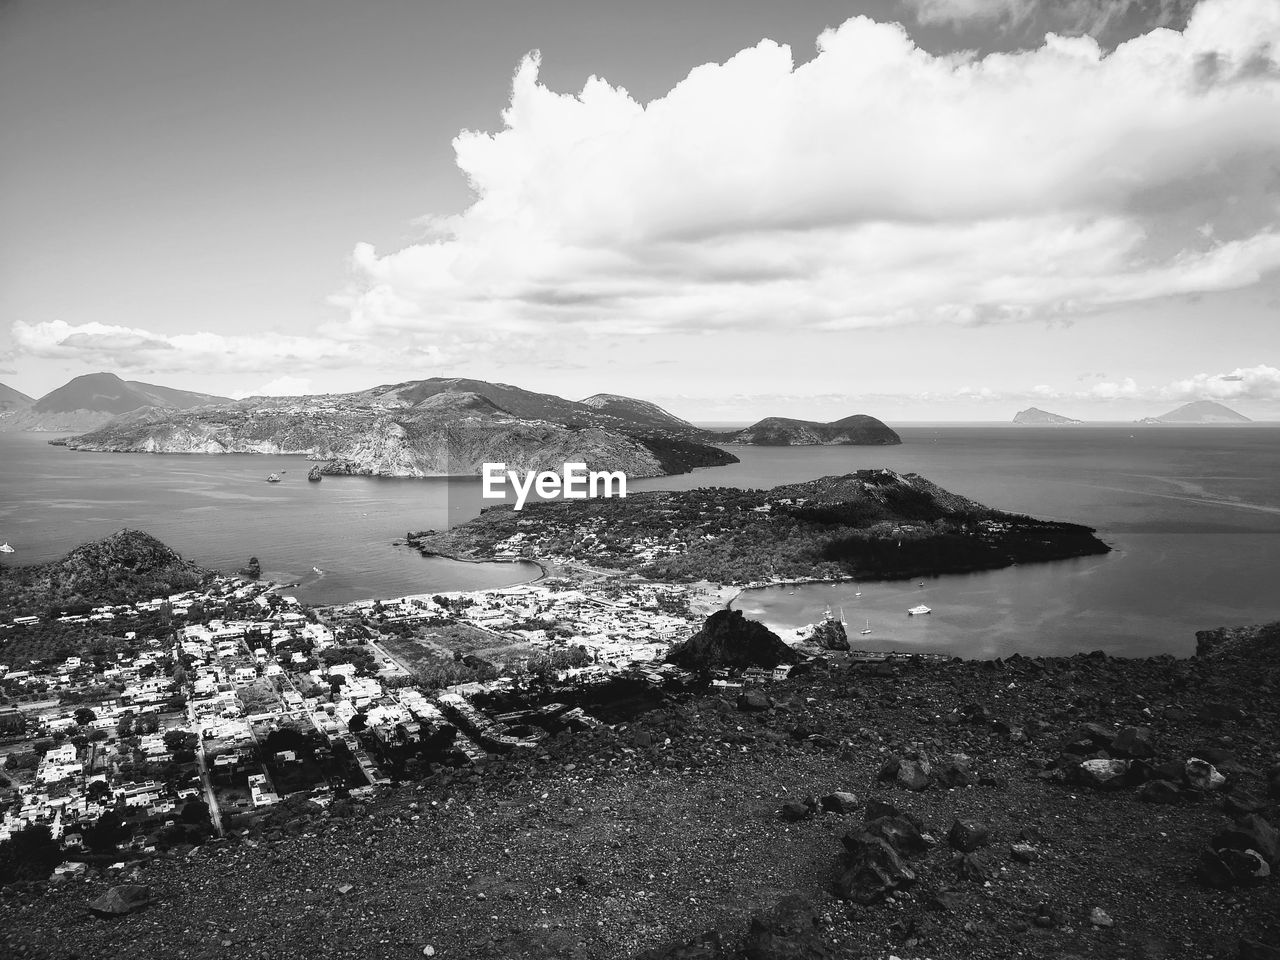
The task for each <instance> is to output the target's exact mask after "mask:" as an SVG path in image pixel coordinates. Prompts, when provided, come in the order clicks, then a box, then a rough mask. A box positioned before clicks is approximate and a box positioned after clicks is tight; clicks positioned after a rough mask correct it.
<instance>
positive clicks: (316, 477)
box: [307, 463, 324, 483]
mask: <svg viewBox="0 0 1280 960" xmlns="http://www.w3.org/2000/svg"><path fill="white" fill-rule="evenodd" d="M323 477H324V471H323V470H321V469H320V464H318V463H317V464H316V465H315V466H314V467H312V468H311V469H310V470H308V471H307V479H308V480H310V481H311V482H312V483H319V482H320V481H321V479H322V478H323Z"/></svg>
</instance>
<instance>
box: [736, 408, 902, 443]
mask: <svg viewBox="0 0 1280 960" xmlns="http://www.w3.org/2000/svg"><path fill="white" fill-rule="evenodd" d="M725 439H726V441H727V442H728V443H743V444H753V445H755V446H761V447H798V446H816V445H869V446H879V445H887V444H894V443H901V442H902V438H901V437H899V436H898V435H897V433H895V432H894V431H893V430H891V429H890V428H889V427H887V426H885V425H884V424H883V423H882V422H881V421H879V420H877V419H876V418H875V417H869V416H867V415H866V414H861V413H859V414H854V415H853V416H851V417H845V418H844V419H842V420H832V421H831V422H830V423H820V422H818V421H816V420H792V419H789V418H787V417H765V419H763V420H761V421H759V422H757V423H753V424H752V425H751V426H749V427H745V428H743V429H742V430H737V431H735V432H733V433H730V434H728V435H726V437H725Z"/></svg>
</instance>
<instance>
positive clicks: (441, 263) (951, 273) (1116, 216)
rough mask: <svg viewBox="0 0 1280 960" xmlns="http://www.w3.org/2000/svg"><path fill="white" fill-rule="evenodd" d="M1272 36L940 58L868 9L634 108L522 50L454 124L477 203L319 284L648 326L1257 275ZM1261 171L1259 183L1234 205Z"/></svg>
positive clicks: (766, 322) (1250, 24) (878, 316)
mask: <svg viewBox="0 0 1280 960" xmlns="http://www.w3.org/2000/svg"><path fill="white" fill-rule="evenodd" d="M974 2H975V3H976V2H977V0H974ZM1268 45H1269V46H1268ZM1275 50H1280V4H1277V3H1275V2H1274V0H1204V2H1203V3H1202V4H1201V5H1200V6H1199V7H1198V8H1197V10H1196V12H1195V14H1194V16H1193V18H1192V20H1191V22H1190V24H1189V25H1188V26H1187V28H1186V30H1185V31H1184V32H1182V33H1177V32H1174V31H1172V30H1165V29H1159V30H1154V31H1152V32H1150V33H1148V34H1145V35H1142V36H1139V37H1137V38H1136V39H1133V40H1131V41H1129V42H1127V43H1124V44H1122V45H1121V46H1119V47H1118V48H1117V49H1116V50H1114V51H1113V52H1111V53H1109V54H1104V53H1103V51H1102V50H1101V49H1100V47H1099V46H1098V44H1097V43H1096V42H1095V41H1093V40H1092V39H1090V38H1088V37H1083V38H1077V39H1067V38H1063V37H1059V36H1050V37H1048V38H1047V39H1046V40H1045V42H1044V45H1043V46H1041V47H1040V48H1038V49H1035V50H1030V51H1025V52H1021V53H1015V54H992V55H989V56H987V57H985V58H981V59H979V58H974V57H969V56H959V55H955V56H935V55H931V54H929V53H927V52H925V51H923V50H921V49H920V48H918V47H916V46H915V44H914V43H913V42H912V40H911V38H910V37H909V36H908V34H907V32H906V31H905V29H904V28H902V27H900V26H898V25H896V24H883V23H876V22H874V21H872V20H869V19H866V18H863V17H857V18H854V19H851V20H849V21H848V22H846V23H844V24H843V25H842V26H840V27H839V28H836V29H833V30H828V31H827V32H825V33H823V35H822V36H821V37H820V38H819V40H818V54H817V56H816V57H814V58H813V59H812V60H810V61H809V62H807V63H804V64H801V65H798V66H797V65H796V64H795V62H794V60H793V57H792V55H791V52H790V50H789V49H788V48H786V47H784V46H779V45H777V44H775V43H772V42H770V41H763V42H761V43H760V44H758V45H757V46H755V47H752V48H749V49H746V50H743V51H741V52H740V53H738V54H737V55H736V56H734V57H732V58H731V59H729V60H728V61H727V62H725V63H723V64H707V65H704V66H701V67H698V68H696V69H694V70H693V71H692V72H691V73H690V74H689V76H688V77H687V78H686V79H684V80H683V81H681V82H680V83H679V84H677V85H676V86H675V87H674V88H673V89H672V90H671V91H670V92H669V93H668V94H667V95H666V96H664V97H661V98H659V99H657V100H654V101H652V102H650V103H648V104H641V103H638V102H636V101H635V100H634V99H632V98H631V97H630V96H629V95H628V94H627V92H626V91H625V90H623V89H620V88H618V87H614V86H612V85H610V84H609V83H608V82H607V81H605V80H602V79H597V78H592V79H591V80H589V81H588V82H587V83H586V85H585V86H584V87H583V88H582V90H581V91H580V92H579V93H577V94H564V93H557V92H555V91H552V90H550V89H548V88H547V87H546V86H545V85H544V84H542V83H541V82H540V81H539V79H538V69H539V61H538V58H537V57H536V56H531V57H530V58H528V59H526V60H525V61H524V62H523V63H522V64H521V66H520V68H519V70H518V71H517V73H516V75H515V78H514V81H513V85H512V93H511V100H510V103H509V105H508V107H507V109H506V110H505V111H504V112H503V115H502V118H503V128H502V129H501V130H499V131H498V132H496V133H481V132H474V131H468V132H465V133H463V134H461V135H460V136H459V137H458V138H457V139H456V140H455V142H454V145H455V149H456V154H457V163H458V166H459V168H460V169H461V171H462V172H463V174H465V176H466V177H467V179H468V181H469V183H470V184H471V186H472V187H473V189H474V191H475V194H476V199H475V201H474V202H473V203H472V204H471V206H470V207H468V208H467V209H466V210H465V211H464V212H463V213H461V214H459V215H456V216H453V217H447V218H438V219H435V220H434V221H432V235H431V236H430V238H429V239H427V240H426V241H424V242H421V243H416V244H414V245H411V246H408V247H406V248H404V249H401V250H396V251H389V252H379V251H377V250H375V249H374V248H373V247H372V246H370V245H368V244H360V245H358V246H357V247H356V248H355V251H354V253H353V255H352V258H351V261H352V268H353V278H352V282H351V284H350V286H349V287H348V289H346V290H345V291H343V292H342V293H341V294H340V295H338V296H336V297H335V298H334V301H335V302H337V303H339V304H341V305H342V306H344V307H345V308H346V309H347V310H348V311H349V320H348V322H347V324H346V325H345V327H344V329H345V331H346V334H347V335H350V336H358V337H365V336H371V335H374V334H376V333H378V332H380V331H403V332H417V333H419V334H421V333H423V332H433V331H450V330H453V331H456V330H459V329H469V330H473V331H476V332H477V333H478V332H479V331H482V330H483V331H486V332H487V334H488V335H492V332H493V331H495V330H498V331H521V330H533V329H546V328H548V327H552V326H556V325H560V326H564V327H569V328H574V329H580V330H583V331H598V332H608V333H618V332H629V333H635V334H646V333H652V332H655V331H664V330H703V331H706V330H725V329H744V328H758V329H791V328H794V327H795V326H797V325H800V326H808V327H811V328H816V329H840V328H852V327H864V326H883V325H898V324H905V323H914V322H945V323H960V324H976V323H993V322H1015V321H1026V320H1035V319H1039V320H1044V319H1055V318H1069V317H1072V316H1075V315H1080V314H1084V313H1089V312H1093V311H1098V310H1101V309H1105V308H1109V307H1114V306H1117V305H1123V304H1129V303H1134V302H1140V301H1149V300H1154V299H1158V298H1161V297H1168V296H1172V295H1177V294H1196V293H1206V292H1213V291H1222V290H1230V289H1234V288H1239V287H1243V286H1248V285H1250V284H1253V283H1256V282H1258V280H1259V279H1260V278H1261V277H1263V275H1265V274H1266V273H1268V272H1269V271H1272V270H1275V269H1276V268H1277V267H1280V210H1278V209H1277V203H1276V201H1275V186H1274V181H1273V180H1268V179H1267V178H1269V177H1271V176H1272V174H1271V173H1270V168H1271V165H1272V164H1273V163H1274V162H1276V161H1277V160H1280V124H1277V123H1276V122H1275V117H1276V116H1277V115H1280V69H1275V70H1273V69H1271V67H1274V66H1275V65H1274V64H1273V63H1272V61H1271V60H1270V59H1269V58H1270V57H1271V56H1272V51H1275ZM1206 64H1210V65H1211V66H1206ZM1250 178H1252V189H1253V190H1254V193H1253V194H1251V195H1252V196H1257V195H1258V192H1259V191H1261V194H1262V195H1265V196H1267V197H1268V200H1269V202H1268V203H1264V204H1257V203H1247V204H1235V205H1234V206H1233V205H1231V204H1229V203H1227V202H1226V200H1227V199H1228V198H1229V197H1231V196H1233V195H1236V194H1238V193H1239V192H1240V191H1241V190H1247V189H1250V184H1249V183H1245V182H1243V181H1245V180H1246V179H1250ZM1268 191H1269V193H1268ZM1188 193H1189V194H1191V195H1193V196H1194V198H1195V200H1196V201H1197V202H1200V203H1203V202H1204V201H1205V200H1206V199H1208V200H1210V201H1212V200H1215V199H1221V200H1222V201H1223V203H1222V204H1221V214H1220V216H1219V217H1218V218H1217V220H1216V221H1215V222H1213V223H1211V224H1209V227H1210V229H1209V230H1208V231H1207V232H1206V230H1205V229H1204V228H1205V226H1206V224H1205V220H1204V217H1203V211H1198V212H1197V213H1196V215H1195V217H1194V219H1193V220H1187V222H1185V223H1183V222H1182V219H1180V216H1179V215H1180V214H1181V213H1182V207H1181V206H1179V204H1180V203H1185V201H1180V200H1179V199H1178V198H1179V197H1182V196H1184V195H1186V194H1188ZM1153 198H1154V199H1153ZM1241 208H1247V209H1246V210H1244V211H1243V212H1242V209H1241Z"/></svg>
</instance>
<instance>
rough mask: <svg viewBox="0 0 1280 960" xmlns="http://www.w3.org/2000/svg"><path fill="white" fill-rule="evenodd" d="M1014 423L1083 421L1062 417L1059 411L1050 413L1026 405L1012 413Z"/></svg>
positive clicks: (1042, 423) (1041, 423)
mask: <svg viewBox="0 0 1280 960" xmlns="http://www.w3.org/2000/svg"><path fill="white" fill-rule="evenodd" d="M1013 422H1014V423H1028V424H1040V425H1044V424H1049V423H1083V422H1084V421H1083V420H1073V419H1072V418H1071V417H1064V416H1063V415H1062V414H1060V413H1050V412H1049V411H1048V410H1041V409H1040V408H1039V407H1027V409H1025V410H1019V411H1018V412H1017V413H1015V414H1014V415H1013Z"/></svg>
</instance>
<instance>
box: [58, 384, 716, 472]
mask: <svg viewBox="0 0 1280 960" xmlns="http://www.w3.org/2000/svg"><path fill="white" fill-rule="evenodd" d="M672 419H673V420H674V419H675V418H672ZM67 446H68V447H71V448H72V449H75V450H86V451H98V452H100V451H111V452H123V453H205V454H209V453H214V454H218V453H266V454H297V455H302V456H306V457H310V458H311V459H313V460H320V461H324V462H325V465H324V466H323V467H322V468H321V469H322V472H323V473H326V474H330V475H356V474H358V475H364V476H384V477H431V476H462V475H474V474H478V473H480V471H481V465H482V464H484V463H506V464H507V465H508V468H509V469H513V470H520V471H525V470H556V471H559V470H562V469H563V467H564V464H565V463H566V462H581V463H586V464H587V467H588V469H590V470H622V471H624V472H626V473H627V475H628V476H630V477H636V478H640V477H654V476H661V475H664V474H670V473H685V472H687V471H689V470H692V469H694V468H695V467H704V466H716V465H720V464H726V463H734V462H736V461H737V458H736V457H734V456H733V455H732V454H729V453H726V452H725V451H723V450H721V449H719V448H718V447H715V446H712V445H710V444H709V443H708V442H706V438H705V437H704V435H703V432H702V431H699V430H697V428H690V429H689V430H686V429H684V428H683V427H681V428H678V429H677V428H672V429H670V430H663V429H659V428H658V427H656V426H655V425H654V424H652V423H649V422H645V421H642V420H638V419H636V418H634V417H631V418H628V417H623V416H619V415H617V413H615V412H611V411H606V410H600V409H597V408H595V407H593V406H590V405H588V404H584V403H576V402H574V401H570V400H564V399H562V398H560V397H554V396H551V395H549V394H536V393H531V392H529V391H525V390H521V389H519V388H518V387H510V386H507V385H505V384H489V383H485V382H483V381H473V380H439V379H436V380H422V381H411V382H408V383H403V384H393V385H386V386H381V387H375V388H373V389H371V390H365V391H360V392H358V393H350V394H340V395H326V396H311V397H252V398H250V399H248V400H243V401H238V402H235V403H226V404H220V405H216V406H209V407H202V408H200V409H196V410H185V411H175V410H154V409H151V410H141V411H138V412H136V413H131V414H126V415H125V416H123V417H120V418H118V419H116V420H114V421H112V422H111V423H109V424H107V425H106V426H104V427H102V428H100V429H98V430H95V431H92V432H90V433H86V434H83V435H81V436H78V437H73V438H71V439H69V440H68V441H67Z"/></svg>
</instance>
